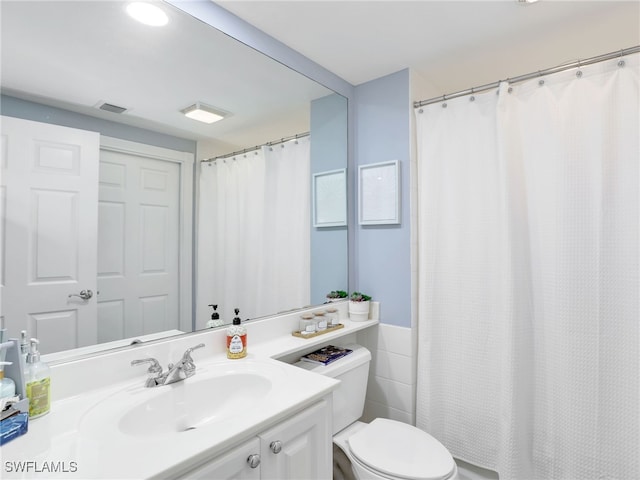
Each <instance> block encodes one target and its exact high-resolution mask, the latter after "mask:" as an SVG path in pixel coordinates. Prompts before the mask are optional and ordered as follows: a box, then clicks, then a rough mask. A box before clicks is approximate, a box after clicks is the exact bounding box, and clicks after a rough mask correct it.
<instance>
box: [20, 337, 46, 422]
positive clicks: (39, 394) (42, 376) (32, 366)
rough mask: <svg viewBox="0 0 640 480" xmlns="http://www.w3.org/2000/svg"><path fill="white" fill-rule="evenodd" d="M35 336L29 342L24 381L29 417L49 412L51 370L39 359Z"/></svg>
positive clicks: (37, 342)
mask: <svg viewBox="0 0 640 480" xmlns="http://www.w3.org/2000/svg"><path fill="white" fill-rule="evenodd" d="M39 343H40V342H39V341H38V339H36V338H32V339H31V341H30V342H29V344H30V348H29V353H27V368H26V371H25V383H26V384H27V388H26V390H27V397H29V418H36V417H41V416H42V415H45V414H46V413H49V410H50V409H51V370H50V369H49V365H47V364H46V363H44V362H43V361H41V360H40V352H39V351H38V344H39Z"/></svg>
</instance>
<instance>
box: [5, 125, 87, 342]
mask: <svg viewBox="0 0 640 480" xmlns="http://www.w3.org/2000/svg"><path fill="white" fill-rule="evenodd" d="M1 152H2V195H1V199H2V208H1V209H2V230H3V232H2V233H3V234H2V235H1V236H0V238H2V252H1V258H2V261H3V262H4V265H3V266H2V267H3V268H0V271H2V272H3V278H2V305H1V314H2V316H3V317H4V326H5V327H6V328H7V329H8V330H9V335H10V336H12V337H17V336H18V335H19V332H20V331H21V330H27V331H28V334H29V335H30V336H33V337H38V338H39V339H40V340H41V345H42V348H41V351H42V353H48V352H53V351H58V350H65V349H71V348H77V347H80V346H84V345H93V344H94V343H95V342H96V331H97V328H96V318H97V316H96V299H95V296H91V297H90V298H82V296H80V295H79V292H81V291H83V290H84V291H89V290H92V291H95V290H96V250H97V249H96V239H97V197H98V152H99V135H98V134H97V133H94V132H86V131H83V130H77V129H72V128H67V127H60V126H56V125H49V124H43V123H39V122H31V121H27V120H21V119H17V118H11V117H2V146H1Z"/></svg>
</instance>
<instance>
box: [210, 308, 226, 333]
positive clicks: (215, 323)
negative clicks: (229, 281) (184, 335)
mask: <svg viewBox="0 0 640 480" xmlns="http://www.w3.org/2000/svg"><path fill="white" fill-rule="evenodd" d="M209 306H210V307H213V313H212V314H211V320H209V321H208V322H207V328H215V327H221V326H223V325H224V320H222V319H221V318H220V314H219V313H218V312H216V308H218V305H212V304H209Z"/></svg>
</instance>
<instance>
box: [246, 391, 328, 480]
mask: <svg viewBox="0 0 640 480" xmlns="http://www.w3.org/2000/svg"><path fill="white" fill-rule="evenodd" d="M259 437H260V457H261V459H262V465H261V467H262V475H261V478H262V480H305V479H310V480H311V479H312V480H322V479H330V478H331V477H332V471H333V470H332V452H333V451H332V448H331V442H332V439H331V404H330V401H325V400H323V401H321V402H320V403H317V404H316V405H314V406H312V407H310V408H308V409H307V410H304V411H303V412H301V413H299V414H297V415H295V416H293V417H291V418H290V419H288V420H285V421H284V422H282V423H280V424H278V425H277V426H275V427H273V428H271V429H270V430H267V431H266V432H264V433H263V434H261V435H259Z"/></svg>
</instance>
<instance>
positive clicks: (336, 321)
mask: <svg viewBox="0 0 640 480" xmlns="http://www.w3.org/2000/svg"><path fill="white" fill-rule="evenodd" d="M325 314H326V316H327V323H328V324H329V326H331V327H333V326H335V325H340V318H339V317H340V316H339V315H338V309H337V308H327V309H326V310H325Z"/></svg>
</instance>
